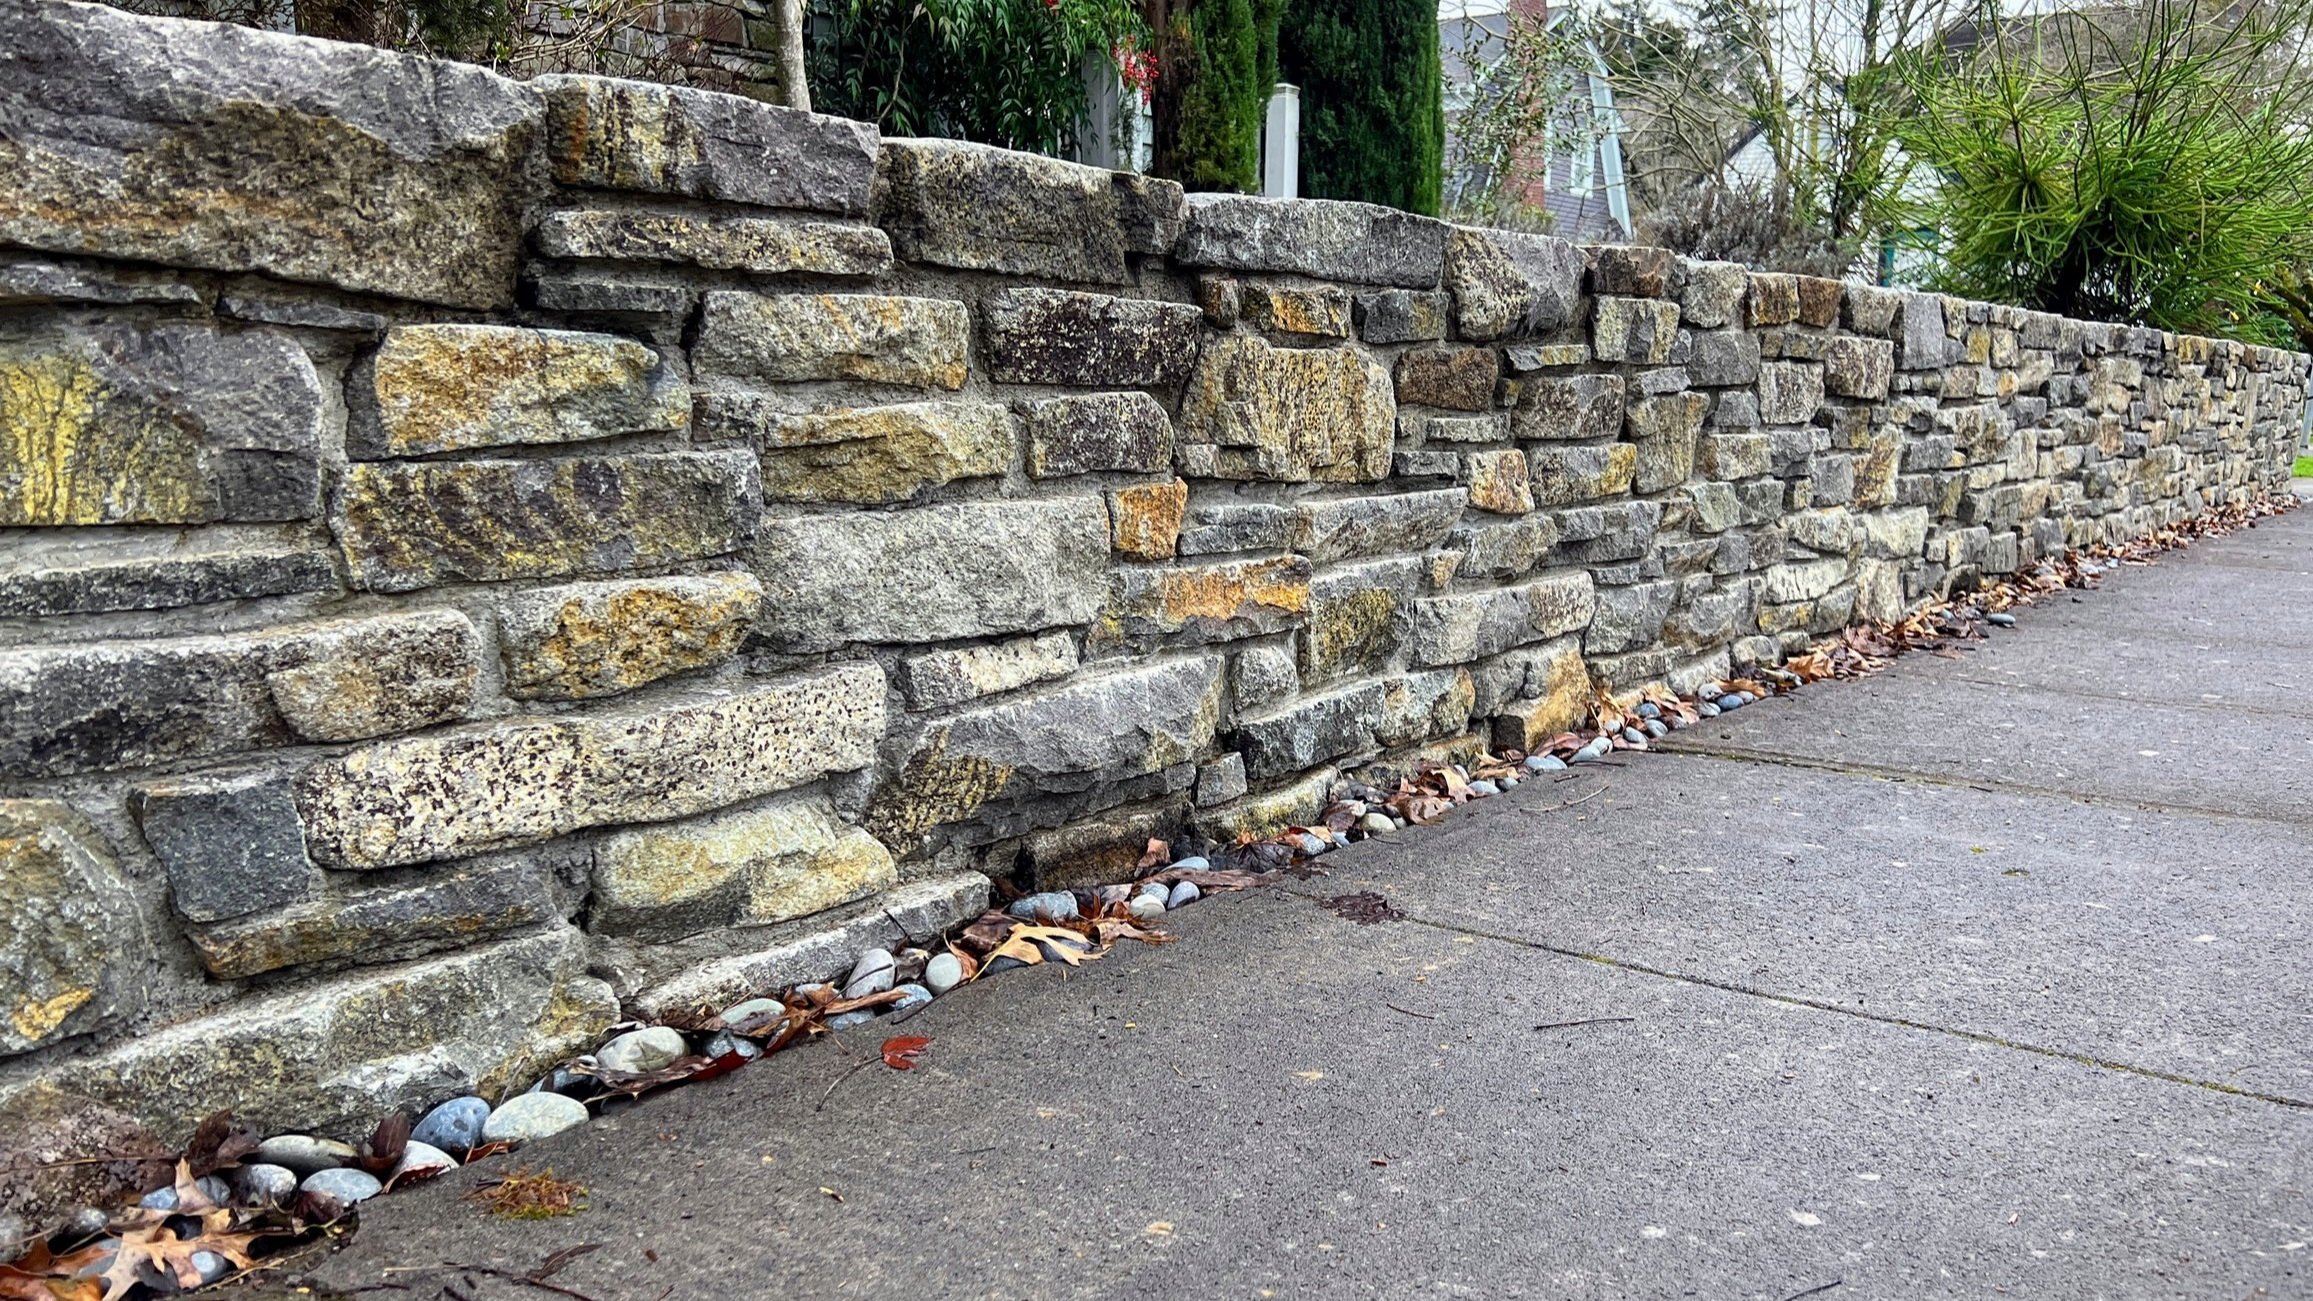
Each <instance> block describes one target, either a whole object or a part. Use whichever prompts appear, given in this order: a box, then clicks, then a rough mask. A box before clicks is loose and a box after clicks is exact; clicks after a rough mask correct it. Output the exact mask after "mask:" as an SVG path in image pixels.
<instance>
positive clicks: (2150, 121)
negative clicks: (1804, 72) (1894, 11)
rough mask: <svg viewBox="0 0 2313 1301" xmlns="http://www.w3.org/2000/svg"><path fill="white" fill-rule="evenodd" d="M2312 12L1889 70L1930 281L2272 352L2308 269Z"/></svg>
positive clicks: (2072, 20)
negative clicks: (2298, 278) (1933, 254)
mask: <svg viewBox="0 0 2313 1301" xmlns="http://www.w3.org/2000/svg"><path fill="white" fill-rule="evenodd" d="M2309 13H2313V6H2309V5H2308V3H2307V0H2278V3H2273V4H2267V5H2262V6H2259V5H2247V4H2239V5H2233V6H2230V7H2227V8H2222V9H2219V8H2214V7H2203V6H2202V5H2201V4H2199V3H2196V0H2146V3H2144V4H2143V5H2142V6H2141V7H2139V8H2136V9H2117V8H2116V9H2101V10H2084V11H2079V12H2076V13H2070V14H2058V15H2053V16H2050V17H2048V18H2045V19H2039V20H2031V21H2029V22H2016V23H2009V24H2006V25H2003V24H2001V23H2000V22H1999V21H1998V20H1997V19H1996V17H1995V16H1992V15H1989V14H1987V16H1986V18H1985V19H1983V20H1982V22H1983V24H1984V30H1986V31H1988V32H1990V33H1991V35H1990V37H1989V38H1988V39H1987V40H1986V41H1985V43H1984V44H1983V45H1982V46H1981V47H1980V48H1979V49H1977V50H1975V51H1970V52H1960V51H1953V50H1950V49H1942V48H1932V47H1931V48H1930V49H1928V50H1926V51H1924V52H1922V53H1921V54H1920V55H1919V56H1917V57H1915V58H1912V59H1910V60H1908V61H1906V62H1905V63H1904V64H1903V65H1902V66H1901V72H1902V76H1903V80H1904V83H1905V84H1906V86H1907V87H1908V89H1909V90H1910V92H1911V94H1912V96H1913V97H1914V98H1915V99H1916V107H1915V108H1914V110H1913V111H1911V112H1909V113H1907V114H1905V115H1904V116H1903V117H1902V119H1901V120H1900V121H1899V122H1898V123H1897V124H1896V130H1897V133H1898V135H1899V137H1900V139H1901V141H1902V144H1903V146H1904V148H1905V149H1906V150H1907V151H1908V153H1909V154H1910V156H1911V157H1912V158H1913V159H1914V160H1916V162H1917V163H1919V164H1921V165H1924V166H1925V167H1927V168H1929V169H1930V170H1931V173H1932V176H1933V179H1934V183H1933V184H1932V185H1930V186H1928V187H1925V191H1926V192H1925V195H1924V197H1922V198H1920V199H1919V200H1918V201H1917V204H1916V206H1917V209H1918V216H1917V218H1916V221H1917V222H1918V224H1920V225H1923V226H1928V227H1932V228H1933V229H1935V230H1936V231H1938V232H1939V233H1940V236H1941V238H1942V248H1941V258H1942V269H1941V275H1940V282H1941V284H1942V285H1943V286H1944V287H1945V288H1947V289H1949V290H1951V291H1953V292H1956V293H1961V294H1965V295H1968V296H1970V297H1976V298H1988V299H1992V300H1995V301H2001V302H2012V303H2018V304H2021V305H2024V306H2028V307H2034V308H2040V309H2043V310H2047V311H2053V312H2061V313H2063V314H2065V315H2069V316H2079V317H2087V318H2092V319H2099V320H2116V321H2133V322H2141V323H2145V324H2150V325H2157V326H2160V327H2163V328H2167V329H2173V330H2182V331H2191V332H2195V333H2203V334H2229V335H2234V336H2237V337H2249V338H2257V339H2263V340H2266V341H2272V342H2282V341H2285V340H2286V339H2287V327H2286V325H2285V324H2284V323H2283V320H2282V318H2281V316H2279V315H2277V314H2276V310H2275V309H2276V308H2277V306H2278V305H2279V300H2278V297H2277V295H2276V293H2275V286H2274V284H2273V281H2274V278H2275V277H2276V276H2277V275H2278V274H2280V273H2282V272H2284V271H2286V270H2287V269H2289V268H2293V267H2300V266H2303V265H2305V264H2306V263H2307V262H2308V260H2309V255H2313V133H2309V132H2308V130H2307V126H2308V122H2309V120H2313V114H2309V113H2308V111H2307V110H2308V109H2309V108H2313V79H2308V78H2307V77H2306V76H2305V75H2304V72H2303V69H2302V68H2301V67H2300V65H2299V59H2298V55H2299V43H2300V42H2301V41H2302V39H2303V38H2304V36H2305V34H2306V20H2307V18H2308V16H2309Z"/></svg>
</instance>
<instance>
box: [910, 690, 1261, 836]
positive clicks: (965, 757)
mask: <svg viewBox="0 0 2313 1301" xmlns="http://www.w3.org/2000/svg"><path fill="white" fill-rule="evenodd" d="M1220 667H1221V662H1220V660H1219V659H1218V658H1213V657H1200V658H1195V659H1168V660H1162V661H1157V662H1154V663H1148V664H1140V665H1134V666H1131V667H1127V668H1123V669H1119V670H1118V671H1116V672H1113V673H1106V674H1102V675H1100V676H1097V677H1079V678H1077V679H1075V680H1073V681H1070V682H1068V683H1066V684H1065V685H1063V686H1060V687H1058V688H1055V689H1054V690H1051V691H1048V692H1043V693H1039V694H1034V695H1028V696H1022V697H1018V698H1015V699H1012V700H1008V701H1004V702H1001V703H998V704H993V705H986V706H982V707H980V708H977V709H971V710H967V711H965V712H963V713H960V714H957V715H955V716H954V717H952V718H948V719H945V720H942V721H940V722H938V723H935V724H933V725H932V726H930V727H928V728H926V729H925V731H924V732H923V734H922V735H921V736H919V737H918V738H917V740H916V742H915V744H914V746H913V747H912V748H911V749H910V751H909V752H908V755H907V758H906V759H905V760H903V761H902V762H901V763H900V767H899V771H898V773H897V775H896V776H894V777H893V778H892V779H891V780H889V781H887V782H885V783H884V785H883V786H882V787H881V788H879V789H878V790H877V791H876V794H875V798H874V800H873V802H872V803H871V804H870V807H869V811H868V819H867V825H868V830H870V831H872V832H874V833H875V835H876V838H877V839H879V840H881V841H883V842H884V843H885V844H886V845H889V846H891V847H892V849H893V851H894V852H895V853H902V854H905V853H906V852H909V851H910V850H912V849H913V847H914V846H915V845H916V844H917V843H918V842H919V841H920V840H921V838H922V837H923V835H924V834H925V833H927V832H929V831H931V830H933V829H934V828H936V827H939V826H941V825H942V824H945V823H955V822H964V821H966V820H970V819H974V818H978V817H982V816H986V815H987V814H989V813H994V812H999V811H1001V810H1002V808H1003V807H1004V806H1006V805H1008V804H1010V803H1012V802H1014V801H1016V800H1019V799H1022V798H1026V797H1029V796H1033V795H1035V794H1037V793H1039V792H1052V791H1059V792H1071V791H1082V790H1085V789H1088V788H1091V787H1094V786H1098V785H1101V784H1103V783H1117V782H1122V781H1125V780H1127V779H1129V778H1134V777H1142V776H1147V775H1150V774H1155V773H1161V772H1163V771H1165V770H1166V769H1169V768H1173V767H1175V766H1176V765H1178V766H1184V767H1185V766H1186V765H1188V764H1190V763H1191V762H1192V761H1193V760H1195V759H1198V758H1200V757H1202V756H1203V755H1204V754H1205V753H1206V751H1207V750H1208V749H1209V747H1210V746H1211V745H1212V740H1213V732H1214V728H1215V726H1216V724H1217V723H1218V721H1219V718H1220V708H1221V672H1220ZM1088 718H1098V719H1101V720H1103V725H1102V726H1100V727H1086V726H1085V725H1084V720H1086V719H1088ZM1112 802H1114V801H1112Z"/></svg>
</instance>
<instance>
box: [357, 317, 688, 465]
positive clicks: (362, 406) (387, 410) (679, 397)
mask: <svg viewBox="0 0 2313 1301" xmlns="http://www.w3.org/2000/svg"><path fill="white" fill-rule="evenodd" d="M352 388H353V401H352V403H351V405H352V412H351V418H350V422H349V425H348V428H347V431H346V450H347V453H348V454H349V455H351V456H354V457H357V458H362V457H371V458H389V457H400V456H419V455H424V454H426V453H430V452H459V451H466V450H468V449H470V448H476V447H502V446H513V445H519V444H535V443H572V442H579V441H582V440H585V439H590V438H611V437H615V436H617V435H620V434H636V433H664V432H667V431H669V430H677V429H681V428H683V426H685V425H686V424H688V423H689V422H690V418H691V386H690V385H689V383H687V382H686V381H685V380H684V379H683V377H682V376H681V375H680V374H679V373H677V372H676V371H674V370H673V369H672V368H670V367H668V366H667V365H666V364H665V362H664V361H663V360H662V359H661V358H660V357H659V354H658V352H657V351H656V350H655V349H653V348H651V347H650V346H649V345H647V344H642V343H637V342H635V341H634V340H632V339H622V338H619V337H618V336H616V335H609V334H583V333H579V332H577V331H572V330H532V329H525V328H521V327H518V326H510V325H405V326H401V327H398V328H396V329H393V330H389V331H387V332H386V337H385V342H384V343H383V344H382V345H380V346H379V348H378V350H377V352H376V354H375V355H374V356H372V357H370V358H369V359H368V360H367V361H366V362H364V363H363V364H362V365H361V366H360V367H358V368H356V371H355V374H354V379H353V385H352Z"/></svg>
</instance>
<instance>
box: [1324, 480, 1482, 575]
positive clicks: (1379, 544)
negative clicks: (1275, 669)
mask: <svg viewBox="0 0 2313 1301" xmlns="http://www.w3.org/2000/svg"><path fill="white" fill-rule="evenodd" d="M1469 498H1470V494H1469V490H1468V489H1467V488H1436V489H1432V490H1430V491H1427V492H1401V493H1391V494H1388V495H1385V496H1379V497H1336V498H1330V499H1321V500H1316V501H1305V502H1302V503H1301V505H1300V511H1299V514H1298V516H1297V517H1296V519H1295V522H1294V528H1293V533H1292V537H1291V542H1290V544H1291V546H1292V548H1293V549H1294V550H1295V551H1298V552H1300V553H1301V554H1303V555H1305V556H1307V557H1309V558H1310V559H1311V560H1315V561H1320V562H1323V561H1327V560H1342V559H1347V558H1349V557H1353V556H1369V555H1379V554H1381V553H1382V552H1386V551H1425V550H1427V549H1429V548H1431V547H1434V546H1436V545H1437V544H1438V543H1440V542H1443V541H1445V539H1446V534H1447V533H1448V532H1450V531H1451V530H1452V529H1453V527H1454V522H1455V521H1456V520H1458V519H1460V518H1461V516H1462V506H1463V504H1464V503H1466V502H1467V501H1468V500H1469Z"/></svg>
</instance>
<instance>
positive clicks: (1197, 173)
mask: <svg viewBox="0 0 2313 1301" xmlns="http://www.w3.org/2000/svg"><path fill="white" fill-rule="evenodd" d="M1172 24H1173V25H1172V30H1171V32H1170V37H1171V39H1170V40H1169V41H1168V42H1167V44H1166V49H1167V50H1168V52H1169V53H1170V54H1171V57H1170V58H1169V59H1168V60H1166V62H1165V63H1164V66H1163V69H1162V70H1161V71H1160V72H1159V73H1158V75H1157V93H1158V94H1159V95H1160V96H1168V97H1169V101H1170V102H1169V105H1168V107H1169V109H1170V113H1169V114H1167V113H1166V112H1163V111H1160V112H1159V113H1158V114H1157V116H1158V119H1159V121H1158V126H1157V147H1156V151H1155V159H1154V165H1153V166H1152V168H1151V170H1152V171H1154V172H1155V173H1156V174H1157V175H1159V176H1168V177H1171V178H1172V179H1173V180H1176V181H1179V182H1180V183H1181V184H1182V185H1184V186H1186V187H1187V188H1189V189H1192V190H1236V191H1242V192H1252V191H1256V190H1258V189H1260V188H1261V123H1262V119H1263V117H1264V115H1265V114H1266V112H1267V109H1268V104H1269V88H1270V87H1271V86H1273V85H1275V84H1276V73H1275V68H1276V60H1277V0H1196V3H1195V4H1194V5H1193V6H1192V7H1190V8H1188V9H1187V10H1185V11H1175V13H1174V15H1173V18H1172ZM1265 70H1266V71H1265ZM1264 77H1266V79H1264ZM1168 92H1169V95H1168ZM1168 126H1169V127H1170V129H1169V130H1168V129H1167V127H1168Z"/></svg>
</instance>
